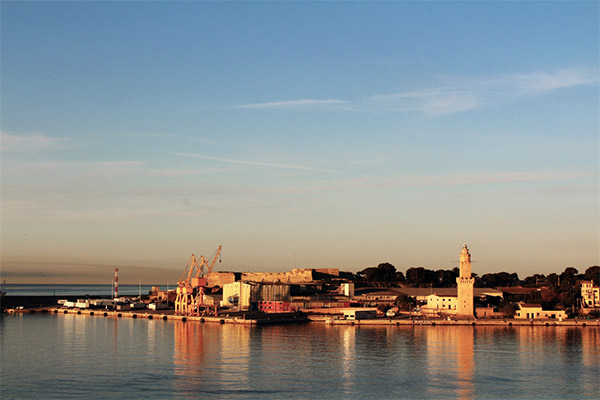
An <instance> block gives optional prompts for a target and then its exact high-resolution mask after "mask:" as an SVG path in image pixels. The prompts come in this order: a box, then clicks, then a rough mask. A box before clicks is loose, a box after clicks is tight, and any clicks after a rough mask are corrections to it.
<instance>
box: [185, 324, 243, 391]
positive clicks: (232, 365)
mask: <svg viewBox="0 0 600 400" xmlns="http://www.w3.org/2000/svg"><path fill="white" fill-rule="evenodd" d="M251 332H252V329H251V328H248V327H243V326H235V325H212V324H198V323H190V322H175V324H174V333H175V334H174V339H175V340H174V348H175V351H174V354H173V363H174V366H175V374H176V375H177V376H178V377H179V378H180V379H178V381H179V383H178V385H177V386H176V387H175V390H176V391H177V392H180V393H181V394H182V395H183V396H184V397H190V398H195V397H197V396H198V394H199V393H209V394H215V393H230V392H236V391H240V390H242V389H241V388H244V387H245V386H246V385H247V384H248V380H249V376H248V374H249V354H250V334H251Z"/></svg>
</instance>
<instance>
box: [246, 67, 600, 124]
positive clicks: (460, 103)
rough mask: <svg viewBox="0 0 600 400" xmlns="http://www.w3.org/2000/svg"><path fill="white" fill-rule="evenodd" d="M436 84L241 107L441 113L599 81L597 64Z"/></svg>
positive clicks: (523, 98)
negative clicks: (358, 95)
mask: <svg viewBox="0 0 600 400" xmlns="http://www.w3.org/2000/svg"><path fill="white" fill-rule="evenodd" d="M442 81H443V82H442V83H441V84H440V85H437V86H435V87H424V88H421V89H413V90H405V91H398V92H394V93H387V94H374V95H370V96H367V97H365V98H362V99H358V100H343V99H324V100H318V99H299V100H288V101H274V102H266V103H256V104H246V105H242V106H239V107H240V108H249V109H286V110H290V111H305V110H315V109H321V110H327V109H337V110H345V111H360V112H379V113H381V112H386V113H409V112H419V113H422V114H424V115H429V116H442V115H448V114H455V113H459V112H464V111H469V110H475V109H479V108H484V107H490V106H494V105H497V104H507V103H514V102H519V101H524V100H528V99H532V98H535V97H538V96H541V95H544V94H546V93H550V92H553V91H556V90H561V89H568V88H574V87H579V86H590V85H597V84H598V70H597V69H592V68H585V67H571V68H565V69H558V70H554V71H536V72H531V73H521V74H503V75H491V76H485V77H469V78H457V77H445V78H442Z"/></svg>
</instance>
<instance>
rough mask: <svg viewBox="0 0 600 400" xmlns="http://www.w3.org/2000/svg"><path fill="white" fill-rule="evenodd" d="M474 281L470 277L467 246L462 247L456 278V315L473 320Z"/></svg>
mask: <svg viewBox="0 0 600 400" xmlns="http://www.w3.org/2000/svg"><path fill="white" fill-rule="evenodd" d="M474 283H475V279H474V278H472V277H471V254H470V253H469V248H468V247H467V245H466V244H465V245H463V247H462V250H461V252H460V276H459V277H458V278H456V286H457V289H458V290H457V292H458V302H457V307H456V314H458V315H460V316H461V317H469V318H474V310H473V284H474Z"/></svg>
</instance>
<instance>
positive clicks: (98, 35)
mask: <svg viewBox="0 0 600 400" xmlns="http://www.w3.org/2000/svg"><path fill="white" fill-rule="evenodd" d="M1 34H2V38H1V48H2V50H1V56H2V57H1V67H2V69H1V79H2V82H1V83H2V90H1V101H2V109H1V131H2V142H1V144H2V160H1V163H2V164H1V166H2V210H1V211H2V262H3V271H2V273H3V275H4V276H6V277H8V278H9V279H12V280H13V281H16V280H26V279H29V280H31V279H33V280H35V279H37V280H39V281H42V282H47V281H50V280H55V281H57V282H60V281H64V280H65V279H67V278H68V279H80V280H94V279H98V280H102V279H104V275H106V274H107V275H106V276H107V277H106V279H107V280H109V279H110V272H108V273H107V272H105V271H108V267H114V266H120V267H121V268H123V267H125V268H127V267H130V268H132V269H134V268H135V267H145V268H154V269H156V270H155V272H156V275H155V276H156V277H157V278H156V279H161V280H168V279H169V276H171V274H172V275H173V276H172V281H174V280H176V279H177V277H178V274H179V272H180V270H182V269H183V267H185V263H186V262H187V259H188V258H189V255H190V254H191V253H196V254H198V253H200V254H204V255H209V254H211V253H212V252H213V250H214V249H216V247H218V245H219V244H222V245H223V248H224V253H223V264H222V265H221V269H230V270H243V271H246V270H252V271H262V270H265V271H275V270H276V271H283V270H288V269H290V268H293V267H294V266H297V267H330V268H336V267H339V268H342V269H346V270H351V271H356V270H360V269H363V268H365V267H367V266H372V265H377V264H378V263H380V262H391V263H392V264H394V265H395V266H396V267H397V268H398V269H399V270H405V269H406V268H409V267H411V266H417V265H422V266H425V267H427V268H432V269H438V268H451V267H453V266H455V264H456V262H457V259H458V253H459V251H460V247H461V246H462V243H463V242H467V243H468V244H469V245H470V247H471V252H472V254H473V258H474V259H475V260H478V262H479V264H476V265H474V272H476V273H480V274H482V273H485V272H495V271H501V270H505V271H509V272H518V273H519V275H520V276H522V277H524V276H526V275H529V274H531V273H534V272H541V273H550V272H560V271H562V270H563V269H564V268H565V267H566V266H575V267H576V268H578V269H579V270H581V271H583V270H584V269H585V268H586V267H588V266H590V265H594V264H598V262H599V245H598V243H599V242H600V234H599V229H600V228H599V226H600V216H599V204H600V197H599V184H598V183H599V181H598V177H599V175H598V174H599V158H598V157H599V154H600V148H599V135H598V133H599V125H600V124H599V113H598V106H599V91H598V83H599V82H598V77H599V72H598V66H599V44H598V43H599V41H598V37H599V10H598V3H597V2H595V1H589V2H516V1H515V2H424V3H420V2H393V3H386V2H376V3H375V2H373V3H372V2H307V3H303V2H289V3H288V2H281V3H278V2H226V3H216V2H176V3H172V2H80V3H75V2H12V1H3V2H2V3H1ZM80 265H85V266H86V267H78V268H76V267H75V266H80ZM74 268H76V269H74ZM84 270H85V271H87V272H86V273H88V275H86V276H85V277H84V276H83V275H85V274H83V272H82V271H84ZM65 271H66V272H65ZM93 271H102V272H97V273H96V272H93ZM139 271H141V270H139ZM136 273H137V272H136ZM140 273H141V272H140ZM78 274H79V275H81V274H83V275H81V276H79V275H78ZM94 274H95V275H94ZM78 276H79V278H77V277H78ZM92 276H93V277H92ZM41 277H43V279H41ZM131 279H132V281H133V282H137V281H138V279H137V277H136V278H135V279H134V277H133V276H132V277H131Z"/></svg>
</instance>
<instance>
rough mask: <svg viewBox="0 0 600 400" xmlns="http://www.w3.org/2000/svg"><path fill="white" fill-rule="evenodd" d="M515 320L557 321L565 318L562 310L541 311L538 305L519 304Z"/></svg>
mask: <svg viewBox="0 0 600 400" xmlns="http://www.w3.org/2000/svg"><path fill="white" fill-rule="evenodd" d="M515 318H516V319H558V320H561V321H562V320H563V319H566V318H567V313H566V312H565V311H564V310H543V309H542V306H541V305H539V304H531V303H519V309H518V310H517V311H516V312H515Z"/></svg>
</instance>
